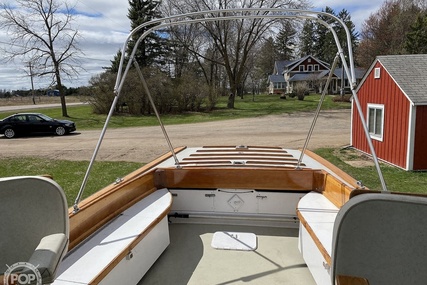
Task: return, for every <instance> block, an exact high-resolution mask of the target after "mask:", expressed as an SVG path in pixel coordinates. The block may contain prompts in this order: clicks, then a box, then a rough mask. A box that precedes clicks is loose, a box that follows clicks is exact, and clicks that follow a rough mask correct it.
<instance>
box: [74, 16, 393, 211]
mask: <svg viewBox="0 0 427 285" xmlns="http://www.w3.org/2000/svg"><path fill="white" fill-rule="evenodd" d="M319 16H322V17H327V18H330V19H332V20H333V21H335V23H338V24H339V25H340V26H341V27H342V28H344V30H345V32H346V36H347V49H348V50H347V52H348V60H349V64H347V59H346V57H345V54H344V51H343V49H342V46H341V44H340V42H339V39H338V36H337V34H336V32H335V30H334V27H333V26H332V25H331V24H329V23H327V22H325V21H323V20H322V19H320V18H319ZM241 19H308V20H313V21H317V22H318V23H320V24H322V25H324V26H325V27H327V28H328V29H329V30H330V31H331V32H332V35H333V37H334V40H335V44H336V46H337V55H336V57H335V59H334V63H333V65H332V69H331V72H330V74H329V77H328V79H327V83H326V86H325V90H324V91H323V93H322V97H321V100H320V102H319V106H318V108H317V110H316V114H315V116H314V119H313V123H312V125H311V127H310V130H309V132H308V136H307V139H306V141H305V143H304V147H303V151H302V155H301V157H300V159H299V163H298V168H299V166H300V163H301V161H302V158H303V155H304V150H305V149H306V148H307V145H308V142H309V139H310V137H311V135H312V132H313V129H314V126H315V124H316V121H317V118H318V115H319V112H320V108H321V104H322V102H323V99H324V97H325V94H326V89H327V87H328V84H329V82H330V81H331V76H332V73H333V72H334V69H335V67H336V65H337V63H338V60H339V59H341V62H342V65H343V68H344V71H345V73H346V75H347V78H349V79H350V82H351V91H352V94H353V100H354V102H355V104H356V107H357V111H358V113H359V117H360V119H361V121H362V125H363V129H364V131H365V135H366V139H367V141H368V144H369V148H370V151H371V155H372V157H373V160H374V163H375V167H376V169H377V172H378V176H379V179H380V182H381V186H382V190H383V191H387V186H386V184H385V181H384V178H383V175H382V172H381V169H380V166H379V162H378V158H377V156H376V153H375V149H374V146H373V144H372V140H371V138H370V135H369V130H368V127H367V124H366V120H365V118H364V116H363V112H362V107H361V105H360V102H359V99H358V97H357V94H356V91H355V89H356V76H355V69H354V58H353V50H352V45H351V37H350V32H349V30H348V28H347V26H346V25H345V23H344V22H343V21H342V20H340V19H339V18H337V17H336V16H334V15H332V14H329V13H326V12H316V11H309V10H299V9H270V8H246V9H245V8H242V9H223V10H209V11H199V12H193V13H188V14H181V15H175V16H170V17H165V18H160V19H156V20H152V21H149V22H146V23H144V24H142V25H140V26H138V27H137V28H135V29H134V30H133V31H132V32H131V33H130V34H129V36H128V37H127V39H126V41H125V43H124V45H123V48H122V51H121V52H122V57H121V59H120V65H119V71H118V74H117V78H116V84H115V88H114V94H115V97H114V100H113V103H112V105H111V109H110V111H109V113H108V116H107V118H106V121H105V124H104V127H103V129H102V131H101V134H100V136H99V140H98V143H97V145H96V147H95V150H94V153H93V155H92V158H91V161H90V163H89V167H88V169H87V171H86V174H85V176H84V179H83V182H82V185H81V187H80V191H79V193H78V195H77V198H76V200H75V202H74V211H75V212H77V211H78V210H79V208H78V203H79V202H80V199H81V196H82V194H83V191H84V188H85V187H86V183H87V180H88V177H89V174H90V171H91V169H92V166H93V163H94V161H95V158H96V156H97V154H98V151H99V148H100V146H101V143H102V140H103V138H104V135H105V132H106V130H107V126H108V123H109V121H110V118H111V116H112V115H113V112H114V109H115V107H116V104H117V102H118V99H119V97H120V94H121V91H122V88H123V84H124V81H125V78H126V76H127V74H128V72H129V70H130V68H131V65H132V63H133V64H134V65H135V67H136V70H137V72H138V75H139V77H140V80H141V82H142V84H143V87H144V89H145V91H146V93H147V95H148V98H149V100H150V103H151V105H152V107H153V110H154V112H155V114H156V116H157V119H158V120H159V124H160V127H161V129H162V131H163V134H164V136H165V139H166V141H167V144H168V146H169V149H170V151H171V153H172V155H173V158H174V160H175V163H176V166H177V167H180V165H179V160H178V158H177V156H176V154H175V152H174V149H173V146H172V143H171V141H170V139H169V137H168V134H167V132H166V129H165V127H164V125H163V123H162V121H161V119H160V116H159V113H158V112H157V108H156V106H155V105H154V101H153V99H152V96H151V93H150V91H149V90H148V87H147V84H146V81H145V79H144V76H143V75H142V72H141V69H140V68H139V66H138V63H137V62H136V61H134V57H135V54H136V51H137V48H138V46H139V44H140V43H141V42H142V41H143V40H144V38H145V37H147V35H148V34H150V33H152V32H153V31H156V30H159V29H163V28H166V27H172V26H178V25H186V24H195V23H201V22H212V21H229V20H241ZM145 27H151V28H149V29H148V30H147V31H146V32H144V33H143V34H142V35H141V36H140V37H139V39H138V40H137V42H136V44H135V46H134V48H133V50H132V53H131V55H130V57H129V61H128V63H127V64H126V66H125V63H124V58H125V56H124V55H125V54H126V51H127V46H128V44H129V41H130V40H131V39H132V36H133V35H134V34H135V33H137V32H138V31H140V30H141V29H143V28H145Z"/></svg>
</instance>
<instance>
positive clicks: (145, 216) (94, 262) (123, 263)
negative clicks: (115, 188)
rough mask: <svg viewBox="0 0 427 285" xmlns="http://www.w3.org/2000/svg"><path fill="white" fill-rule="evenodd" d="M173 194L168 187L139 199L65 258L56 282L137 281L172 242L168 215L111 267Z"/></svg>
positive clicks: (126, 282)
mask: <svg viewBox="0 0 427 285" xmlns="http://www.w3.org/2000/svg"><path fill="white" fill-rule="evenodd" d="M171 203H172V196H171V194H170V193H169V191H168V190H167V189H161V190H157V191H156V192H154V193H152V194H151V195H149V196H148V197H146V198H144V199H143V200H141V201H139V202H138V203H136V204H135V205H133V206H132V207H130V208H129V209H127V210H125V211H124V212H123V213H122V214H121V215H120V216H118V217H117V218H116V219H115V220H113V221H112V222H111V223H109V224H108V225H107V226H105V227H104V228H102V229H101V230H100V231H98V232H97V233H96V234H95V235H93V236H92V237H90V238H89V239H88V240H87V241H86V242H85V243H84V244H82V245H81V246H79V247H78V248H76V249H75V250H73V251H71V252H70V254H69V255H67V256H66V257H65V259H64V260H63V262H62V263H61V265H60V268H59V270H58V275H57V276H58V277H57V279H56V280H55V282H54V283H53V284H55V285H58V284H62V285H69V284H74V285H75V284H91V283H92V282H93V280H94V279H95V278H98V280H99V279H100V277H99V276H102V275H105V274H106V275H105V277H103V278H102V280H101V281H100V284H114V285H116V284H136V283H138V281H139V280H140V279H141V278H142V277H143V276H144V274H145V273H146V272H147V271H148V269H149V268H150V267H151V266H152V265H153V264H154V262H155V261H156V260H157V259H158V258H159V256H160V255H161V254H162V252H163V251H164V250H165V249H166V247H167V246H168V245H169V226H168V221H167V216H165V217H164V218H162V220H161V221H160V222H158V223H157V224H156V225H155V226H154V227H153V228H152V229H151V230H150V232H148V233H147V234H146V236H144V238H143V239H142V240H141V241H140V242H139V243H138V244H137V245H136V246H135V247H134V248H133V249H132V250H131V251H129V253H128V254H127V256H126V257H125V258H123V259H122V260H120V261H119V262H118V263H117V265H116V266H115V267H114V268H113V269H112V270H111V271H109V272H107V273H106V272H104V271H105V269H106V268H107V266H108V265H109V264H110V263H111V262H113V261H114V260H115V259H116V257H117V256H119V255H120V254H121V253H123V252H124V251H126V250H128V248H129V246H130V245H131V243H132V242H133V241H134V240H135V239H136V238H138V236H139V235H140V234H141V233H143V232H144V231H146V230H147V229H148V228H149V227H150V225H151V224H152V223H153V222H154V221H155V220H156V219H158V217H159V216H161V215H162V214H163V213H164V212H165V210H167V209H168V208H169V207H170V205H171Z"/></svg>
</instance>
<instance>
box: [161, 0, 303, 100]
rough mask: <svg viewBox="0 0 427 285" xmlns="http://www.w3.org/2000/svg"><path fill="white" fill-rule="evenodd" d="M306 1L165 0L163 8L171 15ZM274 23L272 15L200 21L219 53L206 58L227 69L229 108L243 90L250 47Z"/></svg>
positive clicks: (296, 5) (288, 5)
mask: <svg viewBox="0 0 427 285" xmlns="http://www.w3.org/2000/svg"><path fill="white" fill-rule="evenodd" d="M307 3H308V1H305V0H299V1H298V0H253V1H245V0H233V1H232V0H220V1H218V0H202V1H201V0H168V1H163V9H164V13H165V14H167V15H169V14H181V13H186V12H194V11H203V10H215V9H230V8H231V9H232V8H301V7H307ZM275 23H276V21H275V20H272V19H250V20H235V21H228V22H225V21H223V22H217V21H215V22H205V23H202V24H201V25H202V26H203V27H204V29H205V30H206V31H207V33H204V34H205V35H207V36H209V40H210V41H211V42H212V43H213V45H214V46H215V49H216V50H217V51H218V53H219V54H220V57H218V58H217V59H209V58H206V59H207V60H210V61H216V62H217V63H218V64H221V65H223V66H224V68H225V70H226V72H227V77H228V81H229V84H230V91H231V96H230V97H229V102H228V107H229V108H234V98H235V96H236V95H241V94H242V92H243V82H244V79H245V76H246V75H247V68H246V64H247V62H248V59H249V56H250V52H251V50H252V49H253V48H254V47H255V46H256V43H258V42H260V40H262V39H263V38H264V37H266V36H268V35H269V33H268V32H269V30H270V29H271V28H272V26H273V25H274V24H275ZM206 40H208V38H207V37H206ZM218 59H219V60H218Z"/></svg>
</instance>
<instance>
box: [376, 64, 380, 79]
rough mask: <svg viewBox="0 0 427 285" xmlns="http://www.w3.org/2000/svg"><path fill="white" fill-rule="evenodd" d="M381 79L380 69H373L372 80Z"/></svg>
mask: <svg viewBox="0 0 427 285" xmlns="http://www.w3.org/2000/svg"><path fill="white" fill-rule="evenodd" d="M380 77H381V68H379V67H377V68H375V69H374V78H375V79H378V78H380Z"/></svg>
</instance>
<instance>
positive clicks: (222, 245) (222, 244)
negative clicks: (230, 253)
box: [211, 231, 257, 251]
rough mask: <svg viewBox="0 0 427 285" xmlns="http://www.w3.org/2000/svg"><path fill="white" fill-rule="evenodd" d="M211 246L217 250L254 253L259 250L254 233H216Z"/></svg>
mask: <svg viewBox="0 0 427 285" xmlns="http://www.w3.org/2000/svg"><path fill="white" fill-rule="evenodd" d="M211 246H212V247H213V248H215V249H225V250H243V251H252V250H256V249H257V237H256V235H255V234H254V233H241V232H223V231H221V232H215V233H214V235H213V237H212V243H211Z"/></svg>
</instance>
